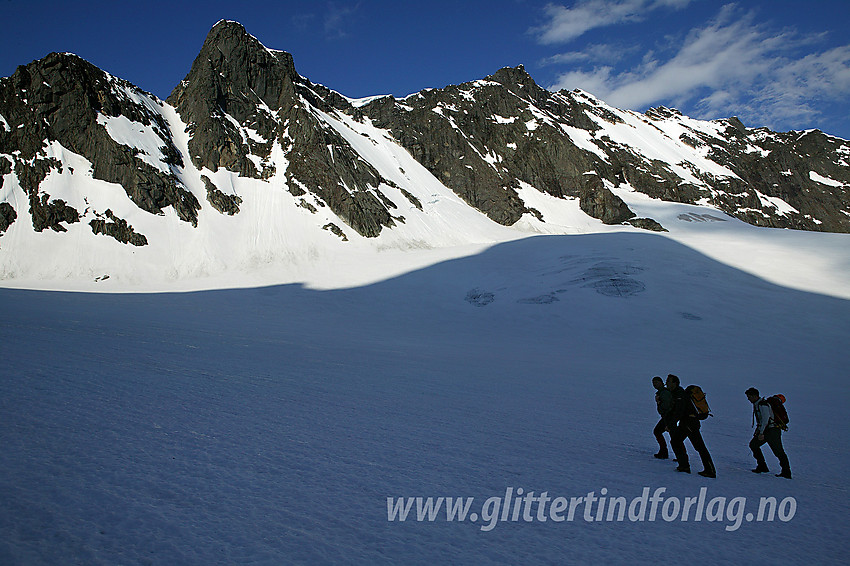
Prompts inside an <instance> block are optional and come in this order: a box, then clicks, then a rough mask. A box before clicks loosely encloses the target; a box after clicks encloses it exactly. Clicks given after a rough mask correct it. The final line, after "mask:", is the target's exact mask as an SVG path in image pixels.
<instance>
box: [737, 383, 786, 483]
mask: <svg viewBox="0 0 850 566" xmlns="http://www.w3.org/2000/svg"><path fill="white" fill-rule="evenodd" d="M745 393H746V395H747V400H749V402H750V403H752V404H753V424H754V426H755V428H756V430H755V432H754V433H753V439H752V440H751V441H750V450H752V451H753V456H754V457H755V459H756V467H755V469H754V470H753V472H754V473H756V474H763V473H765V472H769V471H770V470H769V469H768V467H767V463H766V462H765V461H764V454H763V453H762V451H761V447H762V446H763V445H764V444H765V443H767V445H768V446H770V450H771V451H772V452H773V454H774V456H776V457H777V458H778V459H779V466H780V467H781V468H782V469H781V470H780V472H779V473H778V474H776V477H778V478H787V479H789V480H790V479H791V466H790V464H789V463H788V456H787V455H786V454H785V449H784V448H783V447H782V431H783V430H787V429H788V413H787V412H785V408H784V407H783V406H782V403H784V402H785V397H784V396H782V395H774V396H772V397H771V398H770V399H764V398H762V397H761V396H760V394H759V390H758V389H756V388H755V387H750V388H749V389H747V391H746V392H745ZM774 405H775V406H776V408H775V409H774Z"/></svg>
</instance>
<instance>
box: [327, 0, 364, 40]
mask: <svg viewBox="0 0 850 566" xmlns="http://www.w3.org/2000/svg"><path fill="white" fill-rule="evenodd" d="M327 7H328V9H327V12H326V13H325V21H324V28H325V37H326V38H328V39H343V38H346V37H348V36H349V34H348V31H347V29H346V27H347V24H348V23H349V20H350V18H351V16H353V15H354V13H355V12H357V10H358V9H359V8H360V3H359V2H358V3H357V4H354V5H353V6H351V5H346V6H342V5H339V4H338V3H337V2H328V4H327Z"/></svg>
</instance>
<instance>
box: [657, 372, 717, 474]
mask: <svg viewBox="0 0 850 566" xmlns="http://www.w3.org/2000/svg"><path fill="white" fill-rule="evenodd" d="M694 388H695V386H688V389H690V390H692V391H693V390H694ZM667 389H669V390H670V392H671V393H672V394H673V409H672V410H671V412H670V421H669V422H670V423H671V425H672V427H673V428H671V429H670V446H672V447H673V452H674V453H675V454H676V461H677V462H678V463H679V466H678V467H677V468H676V471H677V472H685V473H688V474H689V473H691V466H690V463H689V462H688V450H687V449H686V448H685V438H687V439H688V440H690V441H691V444H692V445H693V447H694V448H695V449H696V451H697V452H698V453H699V456H700V459H702V467H703V470H702V471H701V472H699V475H701V476H702V477H704V478H716V477H717V470H715V468H714V462H712V461H711V454H709V452H708V448H707V447H706V446H705V441H704V440H703V439H702V435H701V434H700V432H699V429H700V424H699V422H700V420H702V419H704V418H706V417H708V416H709V414H710V413H708V411H707V410H706V411H705V412H704V413H703V412H702V411H699V410H698V409H697V407H696V406H695V405H694V401H693V400H692V393H691V392H688V391H685V389H683V388H682V386H681V385H680V383H679V378H678V377H677V376H675V375H673V374H672V373H671V374H668V375H667ZM696 389H699V388H696ZM699 393H700V394H701V395H702V390H701V389H700V390H699ZM702 401H703V402H704V401H705V396H704V395H703V396H702ZM705 406H706V407H707V406H708V405H707V404H706V405H705Z"/></svg>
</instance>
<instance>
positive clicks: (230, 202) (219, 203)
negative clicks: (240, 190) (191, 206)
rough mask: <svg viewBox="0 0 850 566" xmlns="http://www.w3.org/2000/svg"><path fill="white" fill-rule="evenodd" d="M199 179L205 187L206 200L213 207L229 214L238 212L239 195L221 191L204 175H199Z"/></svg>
mask: <svg viewBox="0 0 850 566" xmlns="http://www.w3.org/2000/svg"><path fill="white" fill-rule="evenodd" d="M201 179H202V180H203V181H204V185H205V186H206V188H207V202H209V203H210V204H211V205H213V208H215V209H216V210H217V211H219V212H221V213H222V214H227V215H229V216H233V215H234V214H236V213H237V212H239V205H240V204H242V199H241V198H240V197H238V196H236V195H228V194H225V193H223V192H222V191H220V190H219V189H218V187H216V186H215V184H214V183H213V182H212V181H210V178H209V177H207V176H206V175H201Z"/></svg>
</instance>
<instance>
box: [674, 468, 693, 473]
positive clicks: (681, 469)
mask: <svg viewBox="0 0 850 566" xmlns="http://www.w3.org/2000/svg"><path fill="white" fill-rule="evenodd" d="M676 471H677V472H685V473H686V474H689V473H691V467H690V466H678V467H677V468H676Z"/></svg>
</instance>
